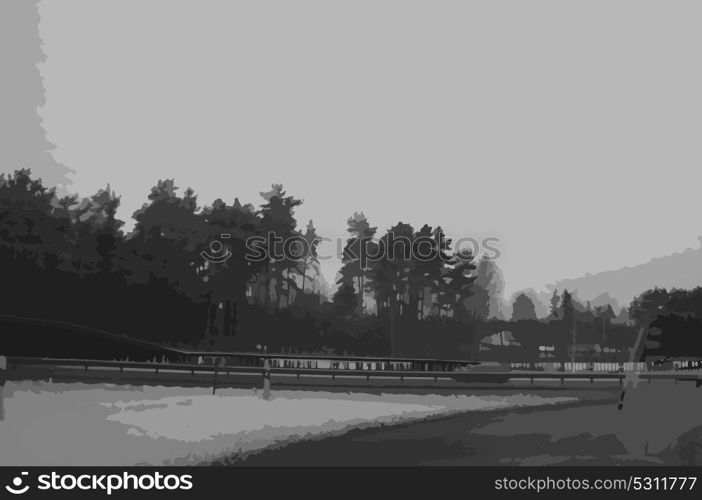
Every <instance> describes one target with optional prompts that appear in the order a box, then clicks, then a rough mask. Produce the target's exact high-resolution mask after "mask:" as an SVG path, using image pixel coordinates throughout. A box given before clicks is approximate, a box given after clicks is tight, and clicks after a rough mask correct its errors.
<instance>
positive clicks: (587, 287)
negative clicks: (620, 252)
mask: <svg viewBox="0 0 702 500" xmlns="http://www.w3.org/2000/svg"><path fill="white" fill-rule="evenodd" d="M700 241H701V243H702V237H701V238H700ZM656 286H658V287H663V288H668V289H670V288H685V289H690V288H694V287H697V286H702V247H701V248H695V249H692V248H688V249H687V250H685V251H683V252H679V253H675V254H673V255H667V256H665V257H658V258H654V259H652V260H650V261H649V262H646V263H645V264H640V265H638V266H632V267H624V268H622V269H617V270H613V271H604V272H601V273H597V274H586V275H585V276H582V277H580V278H574V279H565V280H561V281H558V282H556V284H555V285H550V286H549V287H548V288H549V289H550V290H551V291H553V289H554V288H556V289H558V290H559V291H560V290H563V289H564V288H566V289H568V290H570V291H576V295H577V297H578V298H579V299H580V300H585V301H587V300H590V301H593V304H592V305H593V306H594V305H599V304H595V302H598V303H599V302H601V301H602V300H603V297H606V295H609V296H610V297H611V298H612V299H614V300H616V301H617V303H618V304H619V305H621V306H623V307H626V306H628V305H629V304H630V303H631V300H632V299H633V298H634V297H635V296H637V295H639V294H640V293H642V292H644V291H646V290H648V289H651V288H653V287H656Z"/></svg>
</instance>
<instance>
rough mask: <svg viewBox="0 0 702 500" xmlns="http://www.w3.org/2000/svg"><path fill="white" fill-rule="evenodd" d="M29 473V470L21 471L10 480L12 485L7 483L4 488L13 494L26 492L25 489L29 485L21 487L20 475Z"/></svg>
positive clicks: (27, 488)
mask: <svg viewBox="0 0 702 500" xmlns="http://www.w3.org/2000/svg"><path fill="white" fill-rule="evenodd" d="M27 475H29V472H21V473H20V475H19V476H17V477H15V478H14V479H13V480H12V485H9V484H8V485H7V486H5V489H6V490H7V491H9V492H10V493H12V494H13V495H21V494H23V493H27V490H29V485H25V486H24V487H22V476H27Z"/></svg>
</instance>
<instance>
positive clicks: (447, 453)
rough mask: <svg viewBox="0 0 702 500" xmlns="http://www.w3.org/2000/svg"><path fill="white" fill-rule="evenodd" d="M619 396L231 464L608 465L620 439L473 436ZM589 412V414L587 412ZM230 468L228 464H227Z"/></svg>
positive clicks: (359, 434) (407, 428)
mask: <svg viewBox="0 0 702 500" xmlns="http://www.w3.org/2000/svg"><path fill="white" fill-rule="evenodd" d="M616 401H617V399H616V397H615V395H614V394H608V395H607V396H604V397H599V398H596V399H595V400H593V401H583V402H579V403H574V404H567V405H559V406H557V407H548V408H547V407H540V408H523V409H511V410H504V411H492V412H472V413H465V414H461V415H457V416H451V417H443V418H437V419H432V420H425V421H422V422H417V423H410V424H402V425H396V426H392V427H385V428H374V429H365V430H363V429H360V430H353V431H350V432H348V433H346V434H343V435H341V436H337V437H329V438H326V439H321V440H315V441H303V442H298V443H294V444H290V445H288V446H285V447H281V448H279V449H275V450H266V451H263V452H260V453H258V454H255V455H250V456H248V457H246V458H245V459H243V460H234V461H232V460H229V462H230V463H231V464H232V465H256V466H258V465H304V466H341V465H353V466H365V465H368V466H386V465H402V466H411V465H491V464H509V463H511V462H512V457H543V463H544V464H545V463H553V462H554V461H558V462H560V463H563V460H562V459H561V458H559V459H557V460H551V461H549V457H563V456H573V459H572V460H571V463H577V462H578V460H579V459H578V458H577V456H588V457H598V456H600V457H601V460H600V462H599V463H607V462H608V461H609V456H610V454H616V453H622V452H624V450H622V449H621V445H620V443H618V442H617V440H616V438H615V437H614V436H610V437H606V436H603V437H600V438H597V439H586V438H580V439H564V440H560V441H556V442H552V440H551V436H549V435H545V434H536V435H528V434H520V433H519V432H518V429H517V430H516V431H515V434H514V435H510V436H492V435H484V434H479V433H475V432H473V430H474V429H477V428H479V427H481V426H483V425H486V424H488V423H490V422H494V421H499V420H500V419H501V418H502V417H504V416H506V415H508V414H512V415H515V414H523V415H526V414H529V413H533V412H537V411H547V412H555V413H556V414H554V416H555V417H557V418H558V415H557V413H558V412H561V413H563V418H571V416H572V415H570V414H569V413H568V412H581V411H582V410H583V408H584V407H588V406H589V407H591V408H592V409H593V410H594V411H599V410H598V408H597V407H605V406H606V407H607V408H610V407H612V406H613V405H615V404H616ZM585 411H587V410H585ZM225 463H226V462H225Z"/></svg>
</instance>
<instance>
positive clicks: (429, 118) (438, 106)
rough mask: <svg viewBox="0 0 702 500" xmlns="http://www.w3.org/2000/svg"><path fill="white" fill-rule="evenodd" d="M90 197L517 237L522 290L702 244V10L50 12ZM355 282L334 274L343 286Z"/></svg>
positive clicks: (216, 5) (511, 252)
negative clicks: (172, 196)
mask: <svg viewBox="0 0 702 500" xmlns="http://www.w3.org/2000/svg"><path fill="white" fill-rule="evenodd" d="M39 12H40V15H41V21H40V24H39V33H40V36H41V38H42V39H43V42H44V51H45V53H46V56H47V58H46V61H45V62H44V63H42V64H41V65H40V71H41V75H42V77H43V78H44V86H45V88H46V104H45V105H44V107H43V108H42V109H41V110H40V114H41V116H42V117H43V119H44V123H43V125H44V128H45V129H46V132H47V138H48V139H49V140H50V141H51V142H52V143H54V144H56V146H57V147H56V149H55V150H54V152H53V154H54V157H55V159H56V160H57V161H58V162H61V163H62V164H65V165H66V166H68V167H69V168H71V169H72V170H73V171H74V172H75V174H74V176H73V186H72V187H71V189H72V190H73V191H75V192H78V193H80V194H82V195H89V194H91V193H93V192H95V191H96V190H97V189H99V188H101V187H104V186H105V185H106V184H107V183H108V182H109V183H110V185H111V187H112V188H113V189H115V190H116V191H117V193H118V194H120V195H121V196H122V212H121V214H120V215H121V216H122V218H125V219H126V218H129V217H130V215H131V213H132V212H133V211H134V210H136V209H137V208H139V207H140V206H141V204H142V203H144V202H145V201H146V196H147V194H148V192H149V190H150V187H151V186H153V185H154V184H155V183H156V181H157V180H158V179H162V178H175V180H176V184H178V185H179V186H181V187H182V189H185V188H186V187H188V186H190V187H192V188H193V189H194V190H195V192H196V193H197V194H198V195H199V198H198V199H199V201H200V203H202V204H205V203H211V202H212V201H213V200H214V199H216V198H222V199H224V200H225V201H233V199H234V198H235V197H238V198H239V199H240V200H241V201H242V202H251V203H254V204H259V202H260V198H259V195H258V193H259V191H263V190H267V189H269V186H270V184H271V183H274V182H275V183H282V184H283V185H284V186H285V188H286V189H287V191H288V193H289V194H293V195H295V196H297V197H300V198H303V199H304V205H303V206H302V207H301V208H299V209H298V211H297V216H298V219H299V220H300V221H301V223H306V222H307V220H309V219H313V220H314V223H315V225H316V226H317V227H318V231H319V233H320V234H322V235H325V236H329V237H343V236H345V228H346V219H347V218H348V217H349V216H350V215H352V214H353V213H354V212H356V211H363V212H364V213H365V214H366V216H367V217H368V218H369V219H370V222H371V224H372V225H374V226H378V227H379V228H380V229H381V230H384V229H387V228H388V227H389V226H390V225H392V224H394V223H396V222H397V221H403V222H409V223H411V224H414V225H415V226H416V227H420V226H421V225H422V224H424V223H428V224H430V225H441V226H442V227H443V228H444V229H445V231H446V232H447V234H448V235H449V236H452V237H454V238H459V237H474V238H481V237H487V236H491V237H497V238H500V243H499V247H500V250H501V257H500V259H499V261H498V265H499V266H500V267H501V268H502V270H503V273H504V275H505V280H506V287H507V292H508V294H510V293H512V292H514V291H516V290H520V289H522V288H527V287H533V288H536V289H541V288H543V286H544V285H545V284H548V283H552V282H554V281H556V280H558V279H564V278H573V277H578V276H580V275H582V274H584V273H587V272H591V273H595V272H598V271H603V270H608V269H617V268H619V267H622V266H627V265H635V264H639V263H642V262H645V261H647V260H649V259H650V258H652V257H656V256H662V255H666V254H670V253H673V252H676V251H680V250H682V249H684V248H687V247H697V246H698V241H697V237H698V236H699V235H700V234H702V228H701V227H700V224H699V222H698V221H699V214H700V178H701V177H702V175H701V174H700V160H702V142H701V141H700V137H701V136H702V119H701V118H700V117H702V92H700V89H702V66H701V65H700V63H699V61H700V60H702V56H701V54H700V52H701V51H702V30H700V29H699V19H700V17H701V15H702V3H700V2H697V1H694V0H691V1H671V2H653V1H648V0H637V1H617V2H612V1H599V0H592V1H587V2H584V1H582V2H563V1H559V0H553V1H543V0H534V1H530V2H524V1H516V0H515V1H506V0H492V1H480V2H478V1H466V0H460V1H445V0H435V1H431V2H429V1H417V0H392V1H388V0H372V1H371V0H355V1H353V2H351V1H347V2H339V1H329V0H313V1H310V0H296V1H294V2H290V1H281V0H259V1H235V0H222V1H219V0H198V1H192V0H190V1H184V0H148V1H144V0H62V1H60V2H58V1H55V0H43V1H42V2H41V3H40V11H39ZM337 266H338V263H336V262H326V263H324V268H323V269H324V272H325V274H326V276H327V279H328V280H329V281H333V279H334V274H335V271H336V267H337Z"/></svg>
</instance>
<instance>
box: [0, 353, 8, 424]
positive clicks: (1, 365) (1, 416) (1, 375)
mask: <svg viewBox="0 0 702 500" xmlns="http://www.w3.org/2000/svg"><path fill="white" fill-rule="evenodd" d="M6 371H7V358H6V357H5V356H0V422H2V421H3V420H5V403H4V397H5V396H4V390H5V372H6Z"/></svg>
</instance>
